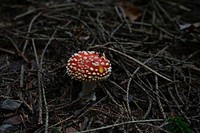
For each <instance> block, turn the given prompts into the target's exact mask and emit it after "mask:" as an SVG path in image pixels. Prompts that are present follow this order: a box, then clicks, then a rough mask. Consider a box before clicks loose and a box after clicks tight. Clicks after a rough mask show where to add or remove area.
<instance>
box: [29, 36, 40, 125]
mask: <svg viewBox="0 0 200 133" xmlns="http://www.w3.org/2000/svg"><path fill="white" fill-rule="evenodd" d="M32 45H33V50H34V53H35V60H36V63H37V68H38V89H39V106H38V108H39V118H38V124H42V123H43V121H42V89H41V72H40V66H39V60H38V56H37V50H36V47H35V42H34V39H32Z"/></svg>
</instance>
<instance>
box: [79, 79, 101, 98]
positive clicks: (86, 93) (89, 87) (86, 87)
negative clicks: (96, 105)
mask: <svg viewBox="0 0 200 133" xmlns="http://www.w3.org/2000/svg"><path fill="white" fill-rule="evenodd" d="M96 87H97V84H96V82H93V81H92V82H91V81H90V82H82V91H81V92H80V93H79V97H80V98H85V99H86V100H92V101H96V95H95V92H94V91H95V88H96Z"/></svg>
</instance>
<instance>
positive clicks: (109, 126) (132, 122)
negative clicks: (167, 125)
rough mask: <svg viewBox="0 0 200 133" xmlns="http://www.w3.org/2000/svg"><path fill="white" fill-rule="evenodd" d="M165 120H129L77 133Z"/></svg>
mask: <svg viewBox="0 0 200 133" xmlns="http://www.w3.org/2000/svg"><path fill="white" fill-rule="evenodd" d="M163 121H164V119H151V120H137V121H127V122H122V123H117V124H113V125H108V126H103V127H99V128H94V129H89V130H86V131H80V132H77V133H88V132H94V131H99V130H104V129H108V128H112V127H117V126H121V125H127V124H137V123H148V122H163Z"/></svg>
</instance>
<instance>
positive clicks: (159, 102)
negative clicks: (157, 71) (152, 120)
mask: <svg viewBox="0 0 200 133" xmlns="http://www.w3.org/2000/svg"><path fill="white" fill-rule="evenodd" d="M155 82H156V94H157V95H156V98H157V101H158V105H159V108H160V111H161V113H162V115H163V117H164V119H166V115H165V112H164V109H163V106H162V103H161V101H160V98H159V97H158V96H159V92H158V90H159V87H158V76H157V75H155Z"/></svg>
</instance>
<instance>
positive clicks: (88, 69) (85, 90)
mask: <svg viewBox="0 0 200 133" xmlns="http://www.w3.org/2000/svg"><path fill="white" fill-rule="evenodd" d="M66 68H67V73H68V75H69V76H71V77H72V79H75V80H79V81H82V91H81V92H80V93H79V97H80V98H85V99H86V100H92V101H95V100H96V95H95V92H94V90H95V88H96V86H97V82H98V81H101V80H103V79H106V78H108V77H109V76H110V74H111V64H110V61H109V60H108V59H107V58H106V56H105V54H102V55H101V54H100V53H99V52H95V51H79V52H78V53H75V54H74V55H72V57H71V58H70V59H69V60H68V64H67V66H66Z"/></svg>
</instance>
